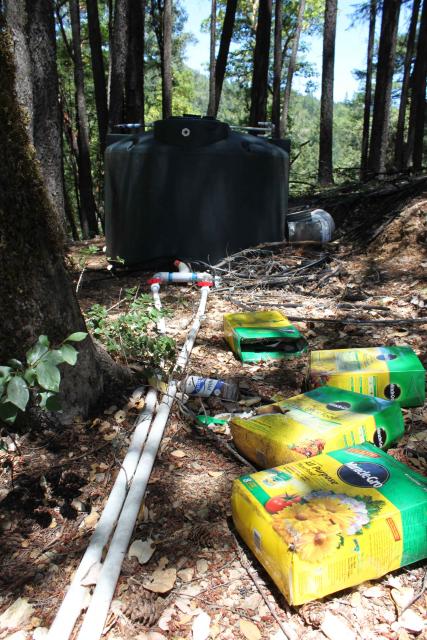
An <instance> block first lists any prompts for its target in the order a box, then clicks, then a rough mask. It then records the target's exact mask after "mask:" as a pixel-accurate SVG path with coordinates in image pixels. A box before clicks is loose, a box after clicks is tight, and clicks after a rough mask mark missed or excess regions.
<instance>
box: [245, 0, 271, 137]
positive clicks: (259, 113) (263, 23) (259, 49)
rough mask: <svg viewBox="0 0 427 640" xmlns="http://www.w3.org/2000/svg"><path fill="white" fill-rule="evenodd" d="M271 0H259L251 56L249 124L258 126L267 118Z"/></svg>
mask: <svg viewBox="0 0 427 640" xmlns="http://www.w3.org/2000/svg"><path fill="white" fill-rule="evenodd" d="M271 1H272V0H259V9H258V24H257V30H256V39H255V50H254V58H253V61H254V62H253V73H252V89H251V108H250V114H249V124H250V125H251V126H252V127H256V126H258V123H259V122H265V120H266V118H267V90H268V63H269V57H270V31H271Z"/></svg>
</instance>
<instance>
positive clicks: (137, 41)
mask: <svg viewBox="0 0 427 640" xmlns="http://www.w3.org/2000/svg"><path fill="white" fill-rule="evenodd" d="M144 33H145V0H133V1H131V2H130V5H129V49H128V59H127V67H126V121H127V122H140V123H141V124H142V125H143V126H144V43H145V39H144Z"/></svg>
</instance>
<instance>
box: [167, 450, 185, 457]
mask: <svg viewBox="0 0 427 640" xmlns="http://www.w3.org/2000/svg"><path fill="white" fill-rule="evenodd" d="M186 455H187V454H186V453H185V451H182V449H175V451H172V453H171V456H173V457H174V458H185V457H186Z"/></svg>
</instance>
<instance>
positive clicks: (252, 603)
mask: <svg viewBox="0 0 427 640" xmlns="http://www.w3.org/2000/svg"><path fill="white" fill-rule="evenodd" d="M261 601H262V597H261V596H260V594H259V593H254V594H252V595H251V596H250V597H249V598H245V600H244V602H243V604H242V609H245V611H255V610H256V609H258V607H259V605H260V604H261Z"/></svg>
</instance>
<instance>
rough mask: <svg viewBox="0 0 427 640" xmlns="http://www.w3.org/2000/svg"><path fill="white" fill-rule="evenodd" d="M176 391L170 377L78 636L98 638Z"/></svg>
mask: <svg viewBox="0 0 427 640" xmlns="http://www.w3.org/2000/svg"><path fill="white" fill-rule="evenodd" d="M208 293H209V286H204V287H202V292H201V297H200V303H199V308H198V310H197V314H196V317H195V319H194V322H193V325H192V327H191V330H190V331H189V333H188V336H187V339H186V341H185V344H184V346H183V347H182V349H181V352H180V354H179V356H178V359H177V362H176V365H175V368H174V373H176V372H178V371H181V370H182V369H184V367H185V366H186V364H187V362H188V358H189V356H190V353H191V350H192V348H193V345H194V342H195V340H196V337H197V333H198V331H199V329H200V324H201V321H202V318H203V315H204V313H205V309H206V302H207V297H208ZM176 392H177V383H176V381H175V380H171V382H170V383H169V385H168V388H167V391H166V393H165V395H164V396H163V398H162V401H161V403H160V406H159V409H158V411H157V415H156V417H155V419H154V421H153V424H152V427H151V430H150V434H149V436H148V438H147V442H146V444H145V447H144V451H143V453H142V455H141V458H140V461H139V464H138V467H137V469H136V472H135V476H134V479H133V482H132V485H131V487H130V489H129V493H128V495H127V498H126V500H125V503H124V505H123V509H122V512H121V514H120V518H119V521H118V523H117V526H116V530H115V532H114V536H113V538H112V540H111V543H110V547H109V549H108V553H107V556H106V558H105V560H104V563H103V565H102V570H101V572H100V574H99V577H98V581H97V585H96V588H95V591H94V593H93V596H92V600H91V603H90V605H89V608H88V610H87V613H86V616H85V619H84V621H83V624H82V627H81V629H80V633H79V635H78V637H77V640H99V638H100V637H101V634H102V631H103V628H104V624H105V620H106V618H107V615H108V610H109V608H110V603H111V600H112V598H113V595H114V591H115V588H116V584H117V580H118V579H119V576H120V572H121V567H122V563H123V559H124V557H125V554H126V551H127V548H128V546H129V541H130V539H131V536H132V532H133V529H134V526H135V522H136V518H137V516H138V513H139V510H140V506H141V502H142V500H143V499H144V495H145V491H146V488H147V484H148V480H149V478H150V474H151V470H152V468H153V465H154V461H155V458H156V455H157V450H158V448H159V445H160V442H161V439H162V436H163V432H164V429H165V426H166V423H167V420H168V417H169V413H170V410H171V407H172V404H173V401H174V399H175V395H176Z"/></svg>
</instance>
